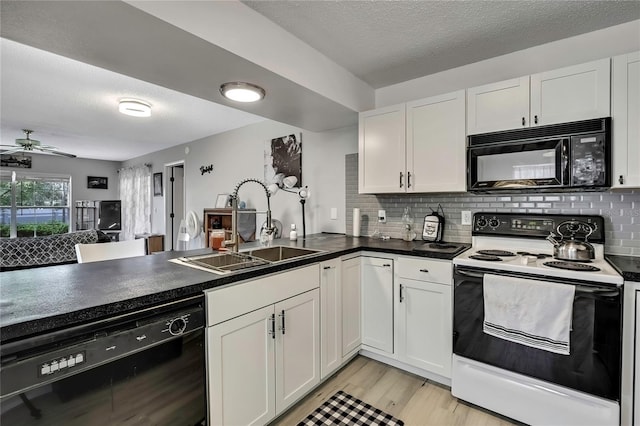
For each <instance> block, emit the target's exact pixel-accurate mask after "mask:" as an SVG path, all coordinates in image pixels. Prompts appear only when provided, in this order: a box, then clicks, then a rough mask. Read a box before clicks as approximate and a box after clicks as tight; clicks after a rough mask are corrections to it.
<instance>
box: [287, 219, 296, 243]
mask: <svg viewBox="0 0 640 426" xmlns="http://www.w3.org/2000/svg"><path fill="white" fill-rule="evenodd" d="M289 239H290V240H291V241H295V240H297V239H298V232H297V231H296V224H295V223H292V224H291V232H289Z"/></svg>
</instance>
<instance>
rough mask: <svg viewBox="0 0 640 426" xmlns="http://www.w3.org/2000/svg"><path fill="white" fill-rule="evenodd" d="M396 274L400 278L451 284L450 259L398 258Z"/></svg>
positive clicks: (451, 270)
mask: <svg viewBox="0 0 640 426" xmlns="http://www.w3.org/2000/svg"><path fill="white" fill-rule="evenodd" d="M397 274H398V277H400V278H409V279H412V280H420V281H429V282H433V283H440V284H448V285H451V280H452V279H453V269H452V265H451V261H450V260H436V259H422V258H420V259H418V258H409V257H400V258H398V264H397Z"/></svg>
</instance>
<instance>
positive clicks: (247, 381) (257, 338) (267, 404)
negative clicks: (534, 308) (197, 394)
mask: <svg viewBox="0 0 640 426" xmlns="http://www.w3.org/2000/svg"><path fill="white" fill-rule="evenodd" d="M319 301H320V294H319V290H318V289H315V290H311V291H308V292H306V293H303V294H300V295H297V296H294V297H291V298H289V299H286V300H283V301H281V302H278V303H276V304H274V305H271V306H267V307H265V308H262V309H259V310H257V311H254V312H250V313H248V314H245V315H242V316H240V317H237V318H234V319H232V320H229V321H226V322H223V323H221V324H218V325H215V326H213V327H210V328H209V329H208V345H207V346H208V357H209V361H210V364H209V369H210V373H209V386H210V389H211V390H212V391H211V392H210V417H211V422H212V424H214V425H247V424H264V423H267V422H268V421H269V420H271V419H273V418H274V417H275V416H276V415H277V414H278V413H281V412H282V411H283V410H284V409H286V408H287V407H288V406H289V405H291V404H292V403H293V402H295V401H296V400H297V399H298V398H299V397H301V396H302V395H304V394H305V393H306V392H307V391H309V390H311V389H312V388H313V387H314V386H315V385H316V384H318V383H319V382H320V362H319V360H318V355H319V353H320V350H319V345H320V335H319V330H320V327H319V319H320V315H319Z"/></svg>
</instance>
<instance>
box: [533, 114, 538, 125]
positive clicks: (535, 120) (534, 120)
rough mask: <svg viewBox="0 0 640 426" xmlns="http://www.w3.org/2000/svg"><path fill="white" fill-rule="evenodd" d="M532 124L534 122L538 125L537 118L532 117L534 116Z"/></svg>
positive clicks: (535, 116)
mask: <svg viewBox="0 0 640 426" xmlns="http://www.w3.org/2000/svg"><path fill="white" fill-rule="evenodd" d="M533 122H534V123H535V124H538V116H537V115H534V116H533Z"/></svg>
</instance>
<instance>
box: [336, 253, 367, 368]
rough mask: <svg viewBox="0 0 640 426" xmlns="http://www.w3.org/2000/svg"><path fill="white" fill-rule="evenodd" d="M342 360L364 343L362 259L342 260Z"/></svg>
mask: <svg viewBox="0 0 640 426" xmlns="http://www.w3.org/2000/svg"><path fill="white" fill-rule="evenodd" d="M340 269H341V274H340V275H341V277H342V283H341V284H342V360H343V361H346V360H347V359H349V357H351V356H352V355H353V354H355V353H356V352H357V351H358V349H360V344H361V343H362V328H361V324H362V317H361V312H362V299H361V260H360V257H354V258H351V259H346V260H343V261H342V264H341V265H340Z"/></svg>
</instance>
